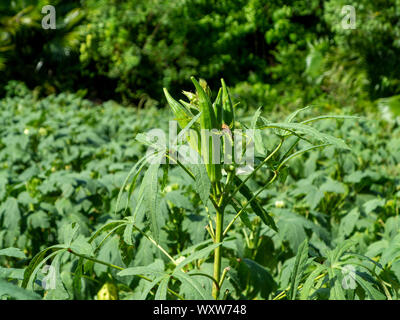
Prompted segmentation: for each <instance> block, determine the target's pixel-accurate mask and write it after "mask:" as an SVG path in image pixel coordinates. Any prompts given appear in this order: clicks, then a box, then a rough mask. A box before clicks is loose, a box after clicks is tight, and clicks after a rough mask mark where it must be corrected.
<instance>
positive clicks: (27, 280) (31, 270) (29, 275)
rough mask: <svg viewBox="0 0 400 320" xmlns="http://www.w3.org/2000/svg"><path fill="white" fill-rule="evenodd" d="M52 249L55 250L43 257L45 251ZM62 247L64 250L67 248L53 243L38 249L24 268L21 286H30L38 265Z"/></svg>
mask: <svg viewBox="0 0 400 320" xmlns="http://www.w3.org/2000/svg"><path fill="white" fill-rule="evenodd" d="M53 249H54V250H55V252H53V253H51V254H50V255H48V256H47V257H46V258H45V256H46V253H47V252H48V251H50V250H53ZM63 249H64V251H65V250H67V249H66V248H65V246H64V245H54V246H51V247H48V248H46V249H44V250H42V251H40V252H39V253H38V254H37V255H36V256H34V257H33V259H32V260H31V262H30V263H29V265H28V267H27V268H26V269H25V272H24V280H23V281H22V285H21V287H22V288H27V287H30V286H32V283H33V281H34V279H35V277H36V274H37V272H38V271H39V268H40V266H41V265H42V264H44V263H45V262H46V261H47V260H48V259H50V258H51V257H53V256H55V255H56V254H58V252H59V251H60V250H63Z"/></svg>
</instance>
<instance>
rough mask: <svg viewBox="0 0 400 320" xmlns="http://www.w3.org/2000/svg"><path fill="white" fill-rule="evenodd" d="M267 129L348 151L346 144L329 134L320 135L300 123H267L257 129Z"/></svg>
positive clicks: (320, 133) (318, 132) (313, 129)
mask: <svg viewBox="0 0 400 320" xmlns="http://www.w3.org/2000/svg"><path fill="white" fill-rule="evenodd" d="M267 128H276V129H282V130H286V131H288V132H290V133H292V134H295V135H297V136H298V137H300V138H301V139H304V137H303V136H304V135H306V136H308V137H311V138H313V139H315V140H317V141H322V142H324V143H329V144H332V145H334V146H335V147H337V148H340V149H350V148H349V147H348V146H347V145H346V143H345V142H344V141H343V140H342V139H339V138H336V137H333V136H331V135H329V134H326V133H322V132H320V131H318V130H317V129H315V128H313V127H310V126H308V125H305V124H300V123H269V124H267V125H264V126H262V127H259V128H258V129H267Z"/></svg>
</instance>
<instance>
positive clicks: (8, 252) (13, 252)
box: [0, 248, 25, 259]
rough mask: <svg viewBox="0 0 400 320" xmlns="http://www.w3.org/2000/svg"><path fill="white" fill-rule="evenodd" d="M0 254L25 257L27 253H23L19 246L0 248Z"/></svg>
mask: <svg viewBox="0 0 400 320" xmlns="http://www.w3.org/2000/svg"><path fill="white" fill-rule="evenodd" d="M0 256H7V257H13V258H20V259H24V258H25V253H23V252H22V250H21V249H19V248H6V249H1V250H0Z"/></svg>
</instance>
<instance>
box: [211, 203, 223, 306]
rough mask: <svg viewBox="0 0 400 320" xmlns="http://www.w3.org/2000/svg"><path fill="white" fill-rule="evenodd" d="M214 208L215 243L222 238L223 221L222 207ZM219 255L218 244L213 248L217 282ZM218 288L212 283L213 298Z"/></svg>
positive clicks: (220, 251)
mask: <svg viewBox="0 0 400 320" xmlns="http://www.w3.org/2000/svg"><path fill="white" fill-rule="evenodd" d="M215 209H216V228H215V243H220V242H222V240H223V234H222V231H223V222H224V211H223V209H222V208H220V207H217V208H215ZM221 257H222V246H218V247H216V248H215V250H214V279H215V280H216V281H217V283H219V282H220V279H221ZM219 291H220V288H219V286H217V285H216V284H215V283H213V290H212V295H213V297H214V299H215V300H217V299H218V297H219Z"/></svg>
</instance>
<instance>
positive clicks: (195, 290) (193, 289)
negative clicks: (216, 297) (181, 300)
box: [174, 270, 212, 300]
mask: <svg viewBox="0 0 400 320" xmlns="http://www.w3.org/2000/svg"><path fill="white" fill-rule="evenodd" d="M174 277H175V278H176V279H178V280H179V281H180V282H181V283H182V284H185V285H186V288H188V289H189V291H188V292H183V293H184V294H185V296H187V295H189V297H190V298H192V297H193V296H195V297H200V298H201V299H203V300H211V299H212V297H211V295H210V293H209V292H206V290H205V289H204V288H202V286H201V284H200V283H199V282H198V281H196V280H195V279H194V278H193V277H191V276H189V275H187V274H185V273H184V272H182V271H180V270H177V272H174Z"/></svg>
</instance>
